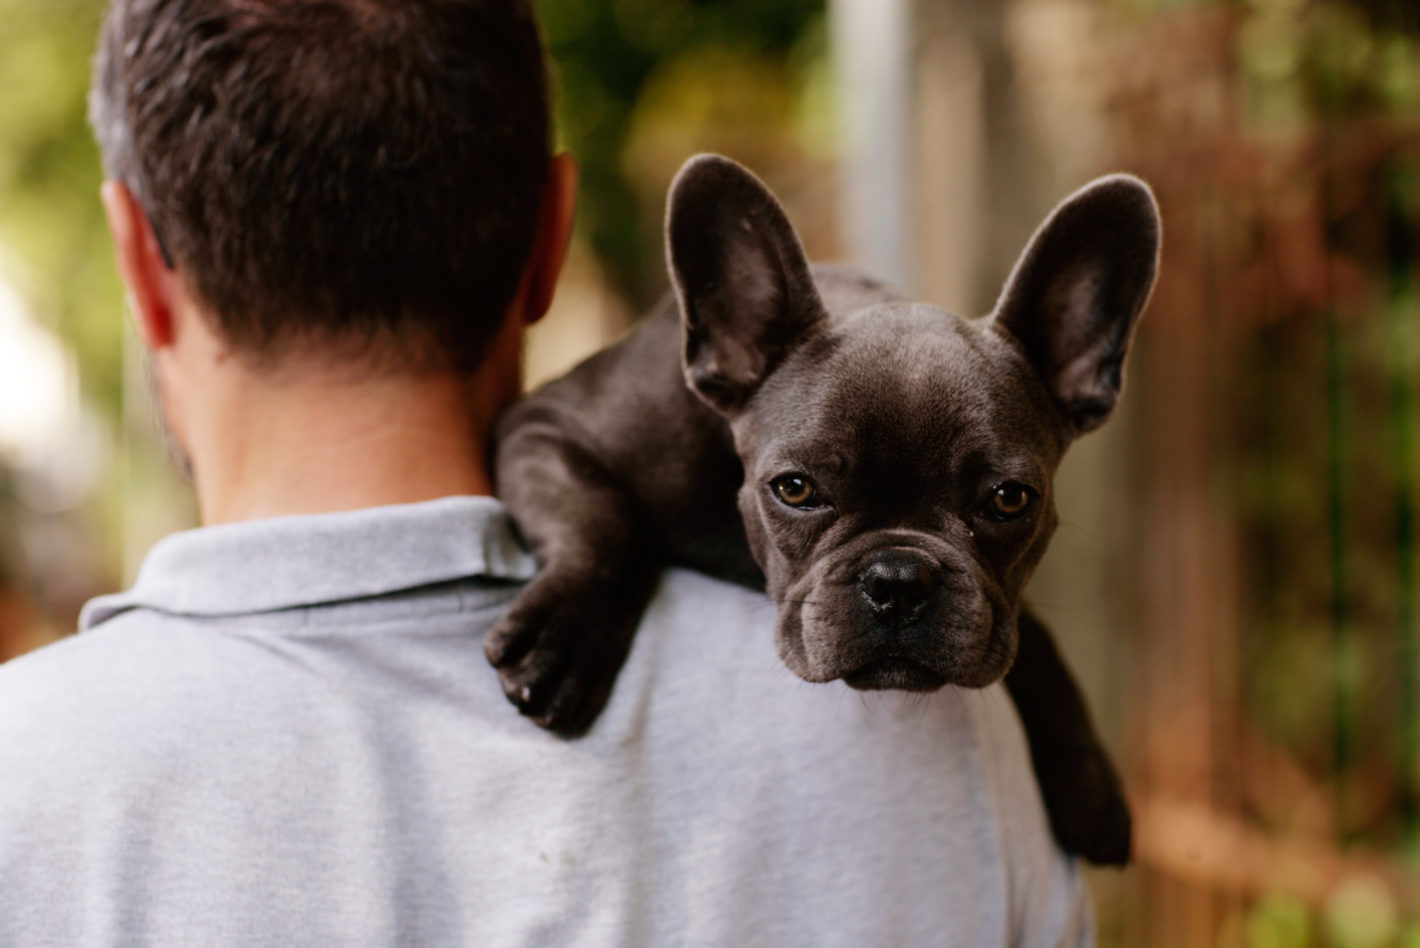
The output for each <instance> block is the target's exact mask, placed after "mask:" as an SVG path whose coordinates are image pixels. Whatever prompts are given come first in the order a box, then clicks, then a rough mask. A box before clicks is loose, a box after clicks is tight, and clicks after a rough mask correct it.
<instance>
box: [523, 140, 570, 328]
mask: <svg viewBox="0 0 1420 948" xmlns="http://www.w3.org/2000/svg"><path fill="white" fill-rule="evenodd" d="M577 177H578V176H577V163H576V162H575V161H573V160H572V156H571V155H568V154H566V153H558V154H556V155H553V156H552V159H551V160H550V161H549V162H548V168H547V184H546V185H545V186H544V188H543V193H542V207H541V209H540V210H539V212H538V222H537V236H536V237H535V238H534V241H533V249H532V253H531V254H530V255H529V257H528V263H527V269H526V270H525V271H524V273H523V280H524V292H523V321H524V322H525V323H528V324H531V323H535V322H537V321H538V320H539V319H541V318H542V317H543V316H544V315H546V313H547V310H548V307H550V306H551V305H552V296H553V294H554V293H555V292H556V291H557V279H558V277H560V276H561V275H562V265H563V263H565V262H566V260H567V248H568V246H569V245H570V244H571V242H572V223H573V220H574V218H575V217H576V210H577Z"/></svg>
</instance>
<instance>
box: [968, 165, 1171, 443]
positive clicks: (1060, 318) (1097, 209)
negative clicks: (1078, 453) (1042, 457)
mask: <svg viewBox="0 0 1420 948" xmlns="http://www.w3.org/2000/svg"><path fill="white" fill-rule="evenodd" d="M1160 233H1161V231H1160V224H1159V208H1158V205H1157V204H1156V203H1155V202H1154V195H1153V193H1152V192H1151V191H1150V190H1149V186H1148V185H1146V184H1145V183H1144V182H1142V181H1140V180H1139V179H1138V178H1135V177H1131V176H1130V175H1123V174H1117V175H1110V176H1109V177H1105V178H1100V179H1098V180H1096V181H1093V182H1091V183H1090V184H1088V185H1086V186H1085V187H1083V188H1081V189H1080V190H1079V191H1076V192H1075V193H1074V194H1072V195H1071V196H1070V197H1068V198H1066V199H1065V200H1064V201H1063V202H1061V204H1060V206H1059V207H1057V208H1056V209H1055V210H1054V211H1053V212H1052V213H1051V214H1050V216H1049V217H1048V218H1046V221H1045V223H1044V224H1042V225H1041V226H1040V229H1039V230H1037V231H1036V233H1035V236H1034V237H1032V238H1031V241H1030V244H1029V245H1028V246H1027V247H1026V250H1025V253H1023V254H1022V255H1021V259H1020V260H1019V261H1018V262H1017V263H1016V268H1015V270H1014V271H1013V272H1012V273H1011V276H1010V278H1009V279H1008V280H1007V281H1006V288H1005V290H1003V291H1002V293H1001V298H1000V300H999V301H998V302H997V303H996V309H995V311H994V312H993V314H992V321H993V326H994V328H996V329H997V330H998V331H1001V332H1005V333H1007V334H1009V335H1010V336H1012V337H1014V338H1015V339H1016V340H1017V341H1018V342H1019V343H1020V344H1021V346H1022V347H1023V348H1024V349H1025V353H1026V356H1027V358H1029V359H1030V361H1031V364H1032V365H1033V366H1034V367H1035V370H1036V372H1037V373H1039V375H1040V377H1041V379H1042V380H1043V381H1044V382H1045V385H1046V388H1047V389H1048V390H1049V391H1050V395H1051V397H1052V398H1053V399H1054V401H1055V404H1056V406H1057V407H1058V408H1059V409H1060V413H1061V416H1062V418H1063V420H1064V423H1065V427H1066V431H1067V434H1069V435H1070V436H1071V437H1074V436H1077V435H1081V434H1084V433H1085V432H1087V431H1090V430H1092V429H1094V428H1096V427H1098V426H1099V425H1100V424H1102V423H1103V422H1104V420H1105V419H1106V418H1108V417H1109V414H1110V412H1111V411H1112V410H1113V409H1114V404H1115V402H1116V401H1117V400H1118V397H1119V391H1120V388H1121V386H1122V385H1123V381H1124V379H1123V366H1124V356H1125V353H1126V351H1127V350H1128V347H1129V340H1130V337H1131V336H1132V334H1133V332H1134V326H1135V323H1136V322H1137V321H1138V319H1139V314H1140V313H1141V312H1142V311H1143V309H1144V305H1145V303H1147V302H1148V300H1149V294H1150V292H1151V291H1152V290H1153V287H1154V277H1155V275H1156V274H1157V272H1158V262H1159V241H1160Z"/></svg>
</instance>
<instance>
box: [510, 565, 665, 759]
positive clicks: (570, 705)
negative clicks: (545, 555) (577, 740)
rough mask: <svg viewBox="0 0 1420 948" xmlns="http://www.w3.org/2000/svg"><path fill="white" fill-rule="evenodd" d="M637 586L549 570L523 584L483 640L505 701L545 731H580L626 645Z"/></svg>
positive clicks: (601, 700) (637, 605)
mask: <svg viewBox="0 0 1420 948" xmlns="http://www.w3.org/2000/svg"><path fill="white" fill-rule="evenodd" d="M638 591H639V590H638V589H636V588H628V585H627V583H625V582H622V583H611V584H608V583H606V582H605V581H599V580H594V579H591V578H588V577H583V576H579V575H575V574H568V573H564V572H559V571H556V570H548V571H544V572H543V573H542V574H540V575H539V576H538V577H537V578H536V579H534V580H533V581H532V582H531V583H529V584H528V586H527V588H526V589H524V590H523V592H522V594H521V595H520V596H519V597H518V598H517V599H516V600H515V601H514V602H513V605H512V607H511V608H510V609H509V610H508V612H507V614H506V615H504V616H503V618H502V619H501V620H500V621H499V622H498V623H497V625H495V626H494V627H493V628H492V630H490V631H489V633H488V635H487V636H486V637H485V639H484V642H483V649H484V654H486V655H487V656H488V661H489V662H490V663H492V665H493V667H495V668H497V669H498V677H499V679H500V680H501V682H502V685H503V693H504V694H505V695H507V697H508V700H509V701H511V702H512V703H513V704H514V705H515V706H516V707H517V709H518V710H519V711H520V712H521V713H522V714H524V715H526V716H527V717H529V718H531V719H532V720H533V721H534V722H535V723H537V724H538V725H540V726H542V727H545V728H547V729H548V730H550V731H555V732H557V733H558V734H562V735H565V736H569V737H570V736H576V735H580V734H583V733H585V732H586V731H587V729H588V728H590V727H591V726H592V723H593V722H594V721H596V719H597V716H598V715H599V714H601V711H602V708H604V707H605V706H606V703H607V699H608V698H610V697H611V689H612V685H614V684H615V683H616V675H617V673H618V672H619V671H620V670H621V665H622V662H624V661H625V660H626V655H627V653H628V652H629V651H630V649H631V640H632V638H633V636H634V635H635V632H636V624H637V622H638V621H639V620H640V617H641V611H642V609H643V608H644V606H645V602H646V595H647V594H648V593H649V589H647V590H646V591H645V592H643V593H642V594H640V595H638V594H637V593H638Z"/></svg>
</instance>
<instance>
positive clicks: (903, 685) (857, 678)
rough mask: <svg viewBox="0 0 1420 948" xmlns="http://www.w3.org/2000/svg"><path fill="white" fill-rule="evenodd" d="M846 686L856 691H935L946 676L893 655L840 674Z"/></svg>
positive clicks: (942, 683) (945, 679)
mask: <svg viewBox="0 0 1420 948" xmlns="http://www.w3.org/2000/svg"><path fill="white" fill-rule="evenodd" d="M843 681H844V683H845V684H846V685H848V687H850V688H856V689H858V690H859V691H887V690H893V691H936V690H937V689H938V688H940V687H942V686H943V685H945V684H946V683H947V676H945V675H943V674H942V673H940V672H935V671H933V670H932V669H930V668H928V667H926V666H925V665H919V664H918V663H917V662H914V661H911V660H910V659H906V658H902V657H901V656H897V655H889V656H887V657H884V658H877V659H874V660H873V661H871V662H868V663H867V664H866V665H861V666H859V667H858V668H855V669H853V670H852V671H851V672H848V673H846V674H844V675H843Z"/></svg>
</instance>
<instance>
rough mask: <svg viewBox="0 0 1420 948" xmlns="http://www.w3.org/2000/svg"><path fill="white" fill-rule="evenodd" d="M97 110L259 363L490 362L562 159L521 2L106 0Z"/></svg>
mask: <svg viewBox="0 0 1420 948" xmlns="http://www.w3.org/2000/svg"><path fill="white" fill-rule="evenodd" d="M94 76H95V78H94V87H93V91H92V94H91V100H90V112H91V119H92V122H93V125H94V129H95V133H96V135H97V137H98V140H99V145H100V148H101V150H102V152H103V156H104V164H105V171H106V173H107V175H108V176H109V177H110V178H113V179H116V180H119V181H122V182H123V183H124V184H126V185H127V186H128V188H129V189H130V190H131V191H132V193H133V194H134V195H135V197H136V198H137V200H138V202H139V203H140V204H141V205H142V207H143V208H144V210H145V211H146V213H147V215H148V218H149V220H150V222H151V224H152V227H153V231H154V233H155V235H156V236H157V238H158V241H159V243H160V244H161V245H162V248H163V251H164V253H165V254H166V255H167V256H168V258H169V259H170V261H171V262H172V263H173V264H175V265H176V266H177V267H178V269H179V270H180V271H181V272H182V273H183V274H184V276H185V277H186V278H187V280H188V282H189V284H190V286H191V287H192V289H193V290H194V291H195V292H196V293H197V295H198V296H199V297H200V298H201V300H202V301H203V303H204V304H205V308H206V309H207V310H208V311H209V312H210V313H211V315H212V316H213V318H214V320H215V323H216V325H215V326H214V328H215V330H216V331H217V332H218V333H219V335H220V336H221V337H223V339H224V340H225V341H226V342H227V343H228V344H229V345H230V346H231V347H233V349H235V350H236V351H238V352H239V353H241V354H243V355H246V356H250V357H252V358H253V360H254V361H255V362H257V363H261V362H274V361H279V360H280V359H282V358H284V357H285V356H286V355H288V354H290V353H292V352H305V351H308V350H310V351H315V352H319V353H321V354H322V355H329V356H332V357H334V358H337V359H340V360H356V361H360V362H362V363H363V364H368V365H369V366H370V367H371V368H377V369H390V370H407V369H416V370H425V369H443V368H455V369H466V368H471V367H473V366H474V365H476V364H477V363H478V362H479V361H480V359H481V358H482V356H483V354H484V351H485V349H486V347H487V345H488V343H489V341H490V339H491V337H492V336H493V334H494V333H495V332H496V330H497V329H498V327H499V323H500V322H501V319H502V316H503V314H504V312H505V310H506V308H507V306H508V304H509V303H510V302H511V300H512V299H513V297H514V295H515V294H516V292H517V289H518V284H519V278H520V275H521V272H522V269H523V265H524V262H525V260H526V259H527V257H528V253H529V250H530V248H531V246H532V243H533V238H534V233H535V231H536V228H537V222H538V210H539V205H540V202H541V197H542V191H543V185H544V182H545V181H546V176H547V173H548V154H549V141H548V106H547V85H546V73H545V65H544V61H543V54H542V48H541V45H540V41H539V39H538V35H537V29H536V24H535V20H534V17H533V14H532V11H531V9H530V5H529V2H528V0H114V4H113V7H112V9H111V10H110V11H109V15H108V19H107V21H106V23H105V26H104V31H103V35H102V37H101V39H100V45H99V53H98V59H97V63H96V68H95V72H94Z"/></svg>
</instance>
